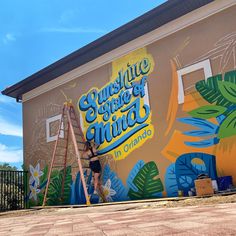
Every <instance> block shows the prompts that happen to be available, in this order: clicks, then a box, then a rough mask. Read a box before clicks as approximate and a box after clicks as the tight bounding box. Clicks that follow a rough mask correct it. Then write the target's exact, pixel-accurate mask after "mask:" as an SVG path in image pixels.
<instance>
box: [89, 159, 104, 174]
mask: <svg viewBox="0 0 236 236" xmlns="http://www.w3.org/2000/svg"><path fill="white" fill-rule="evenodd" d="M89 167H90V169H91V170H92V171H93V172H94V173H100V172H101V169H102V168H101V164H100V161H99V160H96V161H90V162H89Z"/></svg>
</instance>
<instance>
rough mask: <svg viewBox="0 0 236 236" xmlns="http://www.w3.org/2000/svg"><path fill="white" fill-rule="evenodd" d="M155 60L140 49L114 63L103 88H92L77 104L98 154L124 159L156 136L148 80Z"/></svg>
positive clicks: (86, 133)
mask: <svg viewBox="0 0 236 236" xmlns="http://www.w3.org/2000/svg"><path fill="white" fill-rule="evenodd" d="M153 68H154V60H153V58H152V56H151V55H150V54H148V53H147V51H146V49H145V48H143V49H139V50H137V51H135V52H132V53H130V54H129V55H127V56H125V57H122V58H120V59H118V60H116V61H114V62H113V63H112V76H111V80H110V82H109V83H107V84H106V85H105V86H104V87H102V88H101V89H98V88H91V89H90V90H89V91H88V92H87V93H86V94H84V95H82V96H81V97H80V99H79V101H78V109H79V113H80V115H81V116H82V124H83V127H84V129H85V136H86V139H87V140H89V141H94V142H95V143H97V144H98V145H100V146H99V150H98V153H99V154H101V155H102V154H105V153H109V154H111V155H113V157H114V158H115V160H120V159H124V158H126V157H127V155H128V154H130V153H131V152H132V151H133V150H135V149H136V148H138V147H140V146H141V145H143V144H144V142H146V141H147V140H148V139H150V138H152V136H153V133H154V128H153V125H152V124H151V109H150V105H149V97H148V86H147V83H148V80H149V75H150V74H151V72H152V71H153Z"/></svg>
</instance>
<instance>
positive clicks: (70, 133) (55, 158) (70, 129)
mask: <svg viewBox="0 0 236 236" xmlns="http://www.w3.org/2000/svg"><path fill="white" fill-rule="evenodd" d="M69 137H71V140H72V143H73V146H74V151H75V155H76V159H77V162H78V167H79V171H80V176H81V181H82V186H83V190H84V195H85V199H86V205H87V206H89V205H90V204H91V203H90V196H89V194H88V190H87V186H86V181H85V176H84V171H83V166H82V159H84V158H82V157H81V153H82V152H84V148H85V142H86V140H85V138H84V135H83V132H82V129H81V127H80V124H79V121H78V119H77V116H76V113H75V109H74V107H73V104H72V102H71V101H69V102H66V103H64V105H63V109H62V114H61V119H60V123H59V128H58V132H57V138H56V142H55V145H54V149H53V155H52V160H51V164H50V168H49V171H48V181H47V184H46V188H45V193H44V199H43V205H42V206H43V207H44V206H45V205H46V202H47V194H48V188H49V185H50V179H51V174H52V169H53V168H55V167H60V166H61V167H63V179H62V186H61V196H63V195H64V183H65V176H66V166H67V156H68V145H69ZM61 159H62V160H61ZM59 160H60V161H59ZM61 162H62V163H61ZM87 168H88V167H87Z"/></svg>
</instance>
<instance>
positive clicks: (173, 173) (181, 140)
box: [162, 32, 236, 196]
mask: <svg viewBox="0 0 236 236" xmlns="http://www.w3.org/2000/svg"><path fill="white" fill-rule="evenodd" d="M235 42H236V33H235V32H233V33H231V34H228V35H226V36H224V37H222V38H221V39H220V40H218V41H217V42H216V44H215V45H214V48H213V49H212V50H210V51H209V52H207V53H206V54H204V55H203V56H201V57H200V58H198V59H197V60H195V62H192V63H191V64H190V66H186V67H182V68H181V67H179V64H180V63H177V62H176V60H175V58H174V59H173V60H171V68H172V91H171V95H170V100H169V109H168V113H167V123H168V126H167V129H166V132H165V136H168V135H171V136H170V139H169V141H168V143H167V145H166V147H165V148H164V149H163V150H162V154H163V155H164V156H165V157H167V158H168V159H169V160H170V161H171V162H172V164H171V165H170V166H169V167H168V168H167V170H166V174H165V189H166V192H167V196H178V190H181V191H183V193H184V194H185V195H188V192H189V191H191V190H192V189H193V187H194V185H193V183H194V180H195V179H196V178H197V175H198V174H200V173H207V174H208V175H209V176H210V177H211V178H212V179H217V176H218V177H219V176H224V175H231V176H232V177H233V180H234V183H236V171H235V165H234V163H235V158H234V156H235V155H234V153H235V151H236V142H235V140H236V139H235V135H236V70H235V69H236V64H235ZM211 63H214V68H218V74H217V73H216V75H212V71H211ZM216 65H217V67H216ZM232 67H233V69H234V70H232V69H231V70H230V71H229V70H228V71H225V69H226V68H232ZM199 69H203V71H204V74H205V78H202V80H201V79H200V78H199V80H198V81H197V82H195V84H193V85H191V84H190V87H187V88H184V90H183V88H180V87H179V86H180V84H181V83H183V82H182V79H183V78H182V77H181V76H182V75H183V73H191V72H194V71H196V70H199ZM206 75H210V76H208V77H206ZM180 80H181V83H180ZM194 88H195V89H194ZM188 89H189V90H190V92H188ZM181 90H182V91H183V94H182V95H181V94H180V93H181ZM179 110H182V111H183V112H186V113H187V114H188V115H190V117H181V118H178V117H177V113H178V111H179ZM176 120H177V121H179V122H181V123H182V124H185V125H186V128H188V129H189V127H190V126H192V127H194V128H195V129H193V130H186V129H185V128H184V130H182V129H177V128H176V126H175V125H174V124H175V121H176ZM202 156H204V158H202ZM199 159H201V161H199ZM192 160H194V161H196V162H193V161H192ZM207 160H208V161H207ZM209 168H210V169H209ZM180 170H181V171H180Z"/></svg>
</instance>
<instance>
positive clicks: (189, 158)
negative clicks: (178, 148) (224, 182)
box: [165, 152, 217, 197]
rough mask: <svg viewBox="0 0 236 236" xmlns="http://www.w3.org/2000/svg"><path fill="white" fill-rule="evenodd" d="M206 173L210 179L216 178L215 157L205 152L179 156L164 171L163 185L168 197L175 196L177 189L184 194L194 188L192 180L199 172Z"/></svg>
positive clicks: (186, 194)
mask: <svg viewBox="0 0 236 236" xmlns="http://www.w3.org/2000/svg"><path fill="white" fill-rule="evenodd" d="M203 173H204V174H207V175H208V176H209V177H210V178H211V179H212V180H216V179H217V173H216V158H215V156H213V155H209V154H206V153H200V152H199V153H186V154H183V155H181V156H179V157H178V158H177V160H176V162H175V163H173V164H171V165H170V166H169V167H168V168H167V171H166V175H165V187H166V192H167V196H168V197H177V196H178V190H181V191H182V192H183V193H184V195H185V196H188V192H189V191H191V189H192V188H194V180H196V179H197V177H198V176H199V175H200V174H203Z"/></svg>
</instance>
